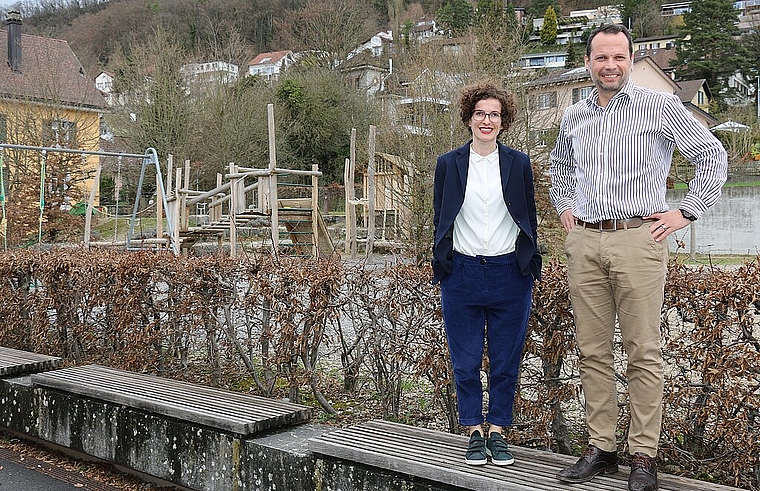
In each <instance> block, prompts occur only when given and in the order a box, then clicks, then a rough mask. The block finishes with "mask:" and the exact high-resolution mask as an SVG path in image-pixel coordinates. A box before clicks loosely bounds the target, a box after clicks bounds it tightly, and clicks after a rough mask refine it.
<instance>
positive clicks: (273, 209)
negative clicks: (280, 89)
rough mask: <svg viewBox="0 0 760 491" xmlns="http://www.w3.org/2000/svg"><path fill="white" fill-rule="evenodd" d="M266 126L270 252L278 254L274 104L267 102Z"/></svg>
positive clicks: (278, 231)
mask: <svg viewBox="0 0 760 491" xmlns="http://www.w3.org/2000/svg"><path fill="white" fill-rule="evenodd" d="M267 126H268V128H269V179H268V181H269V208H270V213H271V217H272V253H273V254H275V255H277V254H278V252H279V251H278V244H279V242H280V217H279V211H278V208H279V203H278V201H277V172H276V171H275V169H276V167H277V154H276V148H277V147H276V146H275V139H274V104H267ZM259 182H261V181H259Z"/></svg>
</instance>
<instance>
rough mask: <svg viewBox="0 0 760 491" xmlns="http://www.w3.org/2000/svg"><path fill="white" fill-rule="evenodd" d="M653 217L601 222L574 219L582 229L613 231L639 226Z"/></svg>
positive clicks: (650, 220) (651, 220)
mask: <svg viewBox="0 0 760 491" xmlns="http://www.w3.org/2000/svg"><path fill="white" fill-rule="evenodd" d="M654 221H655V220H654V219H651V218H650V219H649V220H644V219H643V218H641V217H633V218H623V219H618V220H614V219H613V220H602V221H601V222H596V223H589V222H584V221H583V220H579V219H577V218H576V219H575V223H576V225H580V226H581V227H583V228H584V229H589V230H598V231H606V232H614V231H615V230H628V229H629V228H639V227H641V225H643V224H644V223H645V222H654Z"/></svg>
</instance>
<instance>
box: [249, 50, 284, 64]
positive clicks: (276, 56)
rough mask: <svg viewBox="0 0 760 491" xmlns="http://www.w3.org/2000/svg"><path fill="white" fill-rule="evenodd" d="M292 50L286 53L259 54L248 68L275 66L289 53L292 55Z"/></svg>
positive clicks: (270, 52)
mask: <svg viewBox="0 0 760 491" xmlns="http://www.w3.org/2000/svg"><path fill="white" fill-rule="evenodd" d="M290 52H291V51H290V50H284V51H269V52H267V53H259V54H258V55H256V58H254V59H252V60H251V61H250V62H249V63H248V66H255V65H274V64H276V63H278V62H279V61H280V60H282V59H283V58H285V57H286V56H287V55H288V53H290Z"/></svg>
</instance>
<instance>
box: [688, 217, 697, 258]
mask: <svg viewBox="0 0 760 491" xmlns="http://www.w3.org/2000/svg"><path fill="white" fill-rule="evenodd" d="M696 259H697V231H696V229H695V227H694V222H692V223H691V224H689V260H691V261H695V260H696Z"/></svg>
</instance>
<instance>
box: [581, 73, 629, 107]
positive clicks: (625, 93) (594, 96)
mask: <svg viewBox="0 0 760 491" xmlns="http://www.w3.org/2000/svg"><path fill="white" fill-rule="evenodd" d="M635 87H636V85H635V84H634V83H633V79H632V78H631V77H630V76H629V77H628V82H626V84H625V85H624V86H623V87H622V88H621V89H620V90H619V91H618V93H617V94H615V95H614V96H613V97H612V99H610V102H612V101H616V100H629V101H630V100H631V99H633V91H634V89H635ZM598 102H599V90H597V88H596V86H594V90H592V91H591V95H589V96H588V97H587V98H586V104H587V105H588V106H589V107H593V106H595V105H598Z"/></svg>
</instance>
